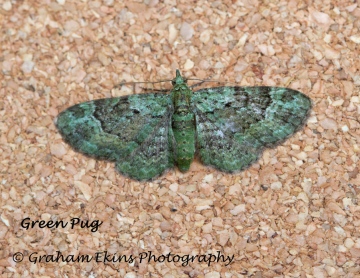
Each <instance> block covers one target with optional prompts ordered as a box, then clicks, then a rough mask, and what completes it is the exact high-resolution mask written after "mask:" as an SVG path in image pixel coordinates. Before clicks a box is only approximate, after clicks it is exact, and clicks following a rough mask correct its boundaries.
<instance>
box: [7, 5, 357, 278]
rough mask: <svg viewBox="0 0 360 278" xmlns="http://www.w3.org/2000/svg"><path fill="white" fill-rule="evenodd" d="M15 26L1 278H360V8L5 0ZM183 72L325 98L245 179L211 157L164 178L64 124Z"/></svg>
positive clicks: (10, 26)
mask: <svg viewBox="0 0 360 278" xmlns="http://www.w3.org/2000/svg"><path fill="white" fill-rule="evenodd" d="M124 2H126V3H124ZM0 22H1V37H0V40H1V41H0V68H1V73H0V80H1V86H0V97H1V101H0V113H1V121H0V146H1V147H0V158H1V159H0V175H1V179H0V189H1V198H0V204H1V206H0V209H1V221H0V239H1V241H0V246H1V247H0V274H1V275H0V276H1V277H127V278H130V277H206V278H216V277H349V278H350V277H360V274H359V273H360V205H359V197H360V174H359V154H360V123H359V118H360V117H359V114H360V95H359V85H360V60H359V56H360V51H359V50H360V35H359V34H360V33H359V28H360V3H359V2H357V1H329V0H325V1H320V0H315V1H300V0H299V1H296V0H290V1H256V0H238V1H185V0H184V1H174V0H168V1H157V0H144V1H119V2H118V1H113V0H104V1H69V0H57V1H54V0H40V1H27V0H25V1H9V0H3V1H1V4H0ZM175 69H180V70H181V72H182V74H183V75H184V76H185V77H189V78H190V77H192V78H200V79H206V78H208V77H211V79H215V80H220V81H226V82H233V83H237V84H238V85H240V86H245V85H251V86H257V85H268V86H282V87H289V88H293V89H296V90H299V91H301V92H303V93H304V94H306V95H308V96H309V97H310V98H311V99H312V101H313V109H312V112H311V115H310V117H309V119H308V122H307V124H306V125H305V126H304V128H303V129H302V130H300V131H299V132H297V133H296V134H295V135H294V136H293V137H291V138H290V139H288V140H287V141H286V142H284V143H283V144H282V145H280V146H278V147H277V148H274V149H268V150H266V151H265V152H264V154H263V156H262V157H261V158H260V160H259V161H258V162H257V163H256V164H254V165H252V166H251V167H250V168H248V169H247V170H245V171H243V172H240V173H236V174H226V173H222V172H220V171H217V170H215V169H212V168H208V167H205V166H203V165H201V163H200V162H199V161H194V162H193V164H192V166H191V168H190V170H189V171H188V172H186V173H181V172H179V171H178V170H177V169H172V170H170V171H168V172H167V173H166V174H164V175H162V176H160V177H158V178H157V179H155V180H153V181H151V182H138V181H133V180H130V179H127V178H125V177H123V176H122V175H120V174H118V173H117V172H116V171H115V168H114V164H113V163H110V162H107V161H96V160H94V159H91V158H89V157H86V156H84V155H82V154H80V153H77V152H74V151H73V150H72V149H71V147H70V146H69V145H67V144H66V143H65V142H64V141H63V140H62V138H61V136H60V134H59V133H58V131H57V130H56V127H55V125H54V120H55V118H56V116H57V115H58V113H59V112H61V111H62V110H63V109H65V108H67V107H69V106H71V105H74V104H77V103H79V102H82V101H88V100H93V99H98V98H104V97H112V96H121V95H126V94H131V93H133V92H132V90H130V91H129V90H126V88H121V89H114V87H115V86H116V85H117V84H119V83H120V82H124V81H125V82H132V81H159V80H169V79H172V78H173V77H174V73H175ZM164 84H165V85H164V86H168V87H170V86H171V84H170V83H164ZM32 221H34V222H32ZM36 221H37V222H36ZM40 221H42V222H40ZM51 221H52V222H51ZM55 223H57V226H55ZM100 223H102V224H101V225H99V224H100ZM72 225H73V226H72ZM105 258H106V259H105ZM140 258H142V259H141V260H140ZM191 258H192V259H191Z"/></svg>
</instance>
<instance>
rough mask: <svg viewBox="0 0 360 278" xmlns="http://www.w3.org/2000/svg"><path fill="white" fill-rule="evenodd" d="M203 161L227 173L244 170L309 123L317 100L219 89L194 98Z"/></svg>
mask: <svg viewBox="0 0 360 278" xmlns="http://www.w3.org/2000/svg"><path fill="white" fill-rule="evenodd" d="M192 105H193V111H194V113H195V115H196V129H197V144H198V152H199V154H200V157H201V160H202V161H203V163H204V164H206V165H211V166H214V167H216V168H218V169H220V170H222V171H226V172H234V171H237V170H242V169H244V168H246V167H248V166H250V165H251V164H252V163H253V162H255V161H256V160H257V159H258V157H259V155H260V154H261V153H262V151H263V149H264V148H265V147H273V146H276V145H277V144H279V143H280V142H282V141H283V140H285V139H286V138H288V137H289V136H290V135H292V134H293V133H294V132H296V131H297V130H298V129H299V128H300V127H301V126H302V125H303V124H304V122H305V120H306V118H307V116H308V114H309V111H310V108H311V101H310V99H309V98H308V97H307V96H305V95H304V94H302V93H300V92H298V91H295V90H292V89H287V88H278V87H265V86H262V87H217V88H208V89H202V90H199V91H196V92H194V94H193V96H192Z"/></svg>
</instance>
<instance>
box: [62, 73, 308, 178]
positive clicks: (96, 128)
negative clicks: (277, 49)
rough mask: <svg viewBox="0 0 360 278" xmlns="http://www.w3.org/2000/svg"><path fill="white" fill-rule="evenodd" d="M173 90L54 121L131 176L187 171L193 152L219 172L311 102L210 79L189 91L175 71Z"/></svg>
mask: <svg viewBox="0 0 360 278" xmlns="http://www.w3.org/2000/svg"><path fill="white" fill-rule="evenodd" d="M172 85H173V88H172V90H171V91H170V94H164V93H150V94H139V95H129V96H124V97H117V98H106V99H99V100H94V101H89V102H84V103H80V104H77V105H74V106H72V107H70V108H68V109H66V110H65V111H63V112H61V113H60V114H59V115H58V117H57V121H56V126H57V128H58V129H59V131H60V133H61V135H62V136H63V138H64V140H65V141H66V142H67V143H69V144H70V145H71V146H72V147H73V148H74V149H75V150H76V151H79V152H81V153H84V154H86V155H89V156H91V157H94V158H97V159H106V160H110V161H115V162H116V169H117V170H118V171H119V172H120V173H122V174H123V175H126V176H128V177H130V178H133V179H136V180H150V179H152V178H154V177H156V176H158V175H160V174H162V173H163V172H164V171H165V170H166V169H169V168H172V167H174V165H175V164H176V165H177V167H178V168H179V169H180V170H181V171H183V172H184V171H187V170H188V169H189V167H190V164H191V161H192V160H193V158H194V156H195V153H198V155H199V156H200V158H201V161H202V162H203V163H204V164H205V165H210V166H213V167H215V168H217V169H219V170H221V171H224V172H234V171H239V170H243V169H245V168H247V167H248V166H250V165H251V164H252V163H254V162H256V160H257V159H258V158H259V156H260V154H261V153H262V151H263V149H264V148H266V147H274V146H275V145H277V144H279V143H280V142H282V141H284V139H286V138H288V137H289V136H290V135H292V134H293V133H295V132H296V131H297V130H299V128H301V127H302V126H303V124H304V122H305V120H306V118H307V116H308V114H309V111H310V109H311V100H310V99H309V98H308V97H307V96H306V95H304V94H302V93H300V92H298V91H295V90H292V89H287V88H279V87H265V86H260V87H228V86H226V87H213V88H206V89H200V90H198V91H195V92H193V91H192V90H191V89H190V88H189V86H188V85H187V84H186V80H185V79H184V78H183V77H182V76H181V75H180V72H179V70H177V71H176V77H175V78H174V79H173V80H172Z"/></svg>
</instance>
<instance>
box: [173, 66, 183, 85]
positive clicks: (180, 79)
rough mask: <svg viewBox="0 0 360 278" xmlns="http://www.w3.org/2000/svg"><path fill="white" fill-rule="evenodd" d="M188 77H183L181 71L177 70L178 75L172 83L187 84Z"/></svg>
mask: <svg viewBox="0 0 360 278" xmlns="http://www.w3.org/2000/svg"><path fill="white" fill-rule="evenodd" d="M186 82H187V79H186V78H183V77H182V76H181V74H180V71H179V70H178V69H177V70H176V77H175V78H174V79H173V80H172V81H171V84H172V85H173V86H175V85H176V84H186Z"/></svg>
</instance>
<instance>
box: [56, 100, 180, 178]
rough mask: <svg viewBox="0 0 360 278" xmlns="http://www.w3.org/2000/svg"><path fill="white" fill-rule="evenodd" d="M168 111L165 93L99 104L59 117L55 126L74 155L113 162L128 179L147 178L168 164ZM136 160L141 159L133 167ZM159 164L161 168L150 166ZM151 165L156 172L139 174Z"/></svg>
mask: <svg viewBox="0 0 360 278" xmlns="http://www.w3.org/2000/svg"><path fill="white" fill-rule="evenodd" d="M172 109H173V108H172V104H171V100H170V97H169V95H167V94H141V95H130V96H124V97H119V98H107V99H99V100H94V101H90V102H84V103H80V104H77V105H74V106H72V107H70V108H68V109H66V110H65V111H63V112H61V113H60V114H59V116H58V118H57V121H56V126H57V128H58V129H59V131H60V133H61V135H62V136H63V138H64V140H65V141H66V142H67V143H69V144H70V145H71V146H72V147H73V148H74V149H75V150H76V151H79V152H81V153H84V154H86V155H89V156H91V157H94V158H97V159H106V160H111V161H116V162H117V163H116V164H117V169H118V170H119V171H120V172H121V173H123V174H125V175H127V176H130V177H131V178H135V179H138V180H142V179H150V178H152V177H155V176H157V175H160V174H161V173H162V172H163V171H164V170H165V169H167V168H171V167H173V164H174V163H173V157H172V150H171V148H172V146H171V144H170V143H169V142H171V141H172V139H171V138H170V140H169V126H170V122H171V121H170V119H171V115H172ZM158 136H159V138H160V139H159V138H157V137H158ZM147 148H149V149H151V151H149V150H148V149H147ZM150 152H151V154H153V155H154V156H149V155H148V154H149V153H150ZM136 155H139V156H141V157H142V159H143V160H142V161H141V163H139V164H138V165H136V164H135V163H137V162H138V161H137V159H136ZM159 159H161V160H160V161H161V163H158V164H156V163H155V162H158V161H159ZM123 164H124V165H127V166H126V167H125V166H123ZM152 164H156V167H155V168H156V169H154V166H152V169H151V170H149V174H148V175H147V176H146V175H144V172H145V169H144V167H147V166H148V165H152ZM129 165H130V166H129ZM150 173H151V177H150ZM145 176H146V177H145Z"/></svg>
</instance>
